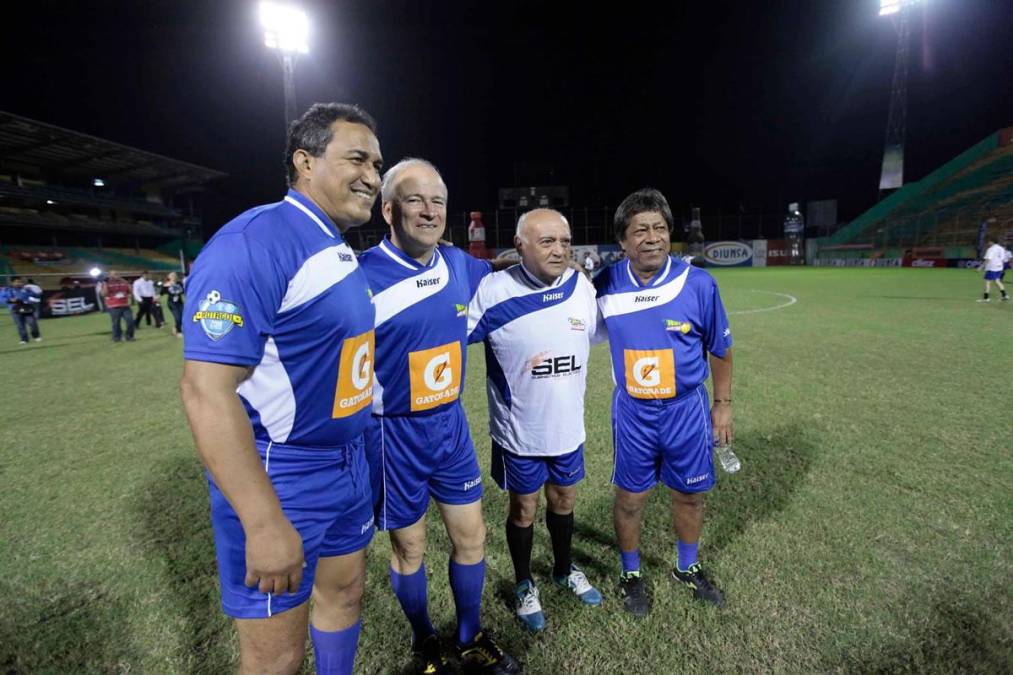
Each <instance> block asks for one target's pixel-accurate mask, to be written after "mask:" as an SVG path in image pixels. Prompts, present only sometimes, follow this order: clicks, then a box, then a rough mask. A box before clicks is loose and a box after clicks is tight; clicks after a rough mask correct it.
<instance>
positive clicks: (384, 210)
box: [380, 201, 394, 226]
mask: <svg viewBox="0 0 1013 675" xmlns="http://www.w3.org/2000/svg"><path fill="white" fill-rule="evenodd" d="M380 215H382V216H383V219H384V221H385V222H386V223H387V224H388V225H391V226H393V225H394V202H392V201H391V202H383V203H381V204H380Z"/></svg>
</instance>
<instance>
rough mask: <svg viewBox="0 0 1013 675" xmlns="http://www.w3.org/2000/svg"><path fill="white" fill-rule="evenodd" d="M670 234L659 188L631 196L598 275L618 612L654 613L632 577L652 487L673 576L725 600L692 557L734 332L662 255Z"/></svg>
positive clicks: (696, 284)
mask: <svg viewBox="0 0 1013 675" xmlns="http://www.w3.org/2000/svg"><path fill="white" fill-rule="evenodd" d="M671 228H672V211H671V209H670V208H669V206H668V201H667V200H666V199H665V197H664V196H663V195H662V194H661V193H660V192H658V191H657V190H653V189H644V190H638V191H637V192H634V193H633V194H631V195H629V196H628V197H627V198H626V199H625V200H623V202H622V204H620V206H619V208H618V209H617V210H616V215H615V234H616V239H617V240H618V242H619V245H620V246H621V247H622V250H623V252H624V253H625V254H626V260H622V261H620V262H617V263H615V264H614V265H612V266H610V267H608V268H607V269H605V270H603V271H602V273H601V274H600V275H598V277H597V279H596V280H595V286H596V287H597V289H598V306H599V309H600V310H601V315H602V318H603V319H604V321H605V325H606V326H607V328H608V335H609V341H610V350H611V354H612V368H613V376H614V379H615V382H616V388H615V391H614V393H613V397H612V427H613V438H614V443H615V470H614V472H613V477H612V482H613V483H614V484H615V503H614V506H613V518H614V522H615V529H616V537H617V539H618V543H619V552H620V557H621V560H622V567H623V572H622V575H621V576H620V591H621V593H622V594H623V596H624V607H625V608H626V610H627V611H629V612H631V613H633V614H634V615H637V616H645V615H646V614H647V613H648V611H649V609H650V598H649V597H648V596H647V589H646V586H645V584H644V581H643V578H642V575H641V571H640V528H641V523H642V520H643V512H644V506H645V504H646V503H647V498H648V497H649V496H650V493H651V490H652V488H653V487H654V486H655V484H657V482H658V480H661V482H663V483H664V484H665V485H666V486H667V487H668V488H669V489H670V491H671V496H672V520H673V526H674V530H675V534H676V536H677V537H678V542H677V543H678V556H677V559H676V563H675V567H674V569H673V570H672V577H673V579H675V580H676V581H677V582H679V583H681V584H684V585H686V586H687V587H689V588H690V589H692V590H693V595H694V597H696V598H697V599H699V600H703V601H706V602H711V603H713V604H717V605H720V604H721V603H722V601H723V599H722V596H721V593H720V592H719V591H718V589H717V588H715V587H714V585H713V583H712V582H711V581H710V580H709V579H708V577H707V576H706V575H705V574H704V571H703V569H702V568H701V566H700V563H699V561H698V560H697V547H698V542H699V538H700V530H701V528H702V526H703V493H704V492H706V491H708V490H710V489H711V488H712V487H713V486H714V483H715V475H714V462H713V458H712V450H713V443H714V442H715V441H717V442H720V443H728V442H730V441H731V438H732V407H731V406H732V391H731V387H732V337H731V335H732V334H731V329H730V328H729V327H728V318H727V316H726V315H725V309H724V306H723V305H722V303H721V296H720V294H719V293H718V287H717V283H716V282H715V281H714V278H713V277H711V275H710V274H708V273H707V272H705V271H703V270H701V269H697V268H695V267H691V266H689V265H687V264H686V263H685V262H683V261H682V260H679V259H678V258H676V257H673V256H671V255H670V246H671V245H670V239H669V237H670V232H671ZM708 359H709V361H710V370H711V373H712V375H713V384H714V402H713V406H712V407H711V408H710V411H708V409H707V408H708V404H707V398H708V396H707V390H706V387H705V386H704V382H705V381H706V379H707V376H708V367H707V365H708Z"/></svg>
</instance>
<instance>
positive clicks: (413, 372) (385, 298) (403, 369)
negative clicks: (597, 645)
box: [359, 159, 519, 673]
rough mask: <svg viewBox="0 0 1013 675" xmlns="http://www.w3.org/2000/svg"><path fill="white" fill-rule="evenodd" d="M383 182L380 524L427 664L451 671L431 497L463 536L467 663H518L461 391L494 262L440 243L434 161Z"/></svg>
mask: <svg viewBox="0 0 1013 675" xmlns="http://www.w3.org/2000/svg"><path fill="white" fill-rule="evenodd" d="M381 191H382V200H383V207H382V213H383V217H384V220H386V221H387V223H388V224H389V225H390V235H389V236H387V237H385V238H384V240H383V241H382V242H380V244H379V245H377V246H374V247H373V248H371V249H369V250H368V251H366V252H365V253H363V254H362V256H361V257H360V258H359V263H360V264H361V265H362V268H363V270H365V272H366V276H367V277H368V279H369V285H370V288H371V289H372V291H373V302H374V305H375V307H376V350H377V359H376V363H377V368H376V386H375V388H374V392H373V418H372V421H371V423H370V425H369V428H368V430H367V432H366V445H367V454H368V457H369V461H370V465H371V470H372V474H373V492H374V499H375V500H376V505H375V510H376V519H377V526H378V527H379V528H380V529H383V530H388V531H389V533H390V541H391V547H392V549H393V551H392V555H391V560H390V581H391V586H392V587H393V589H394V594H395V595H396V596H397V599H398V602H400V604H401V607H402V609H403V610H404V613H405V615H406V616H407V618H408V621H409V623H410V624H411V628H412V638H413V642H412V646H413V651H414V652H415V654H416V657H417V660H418V666H419V670H420V671H421V672H426V673H433V672H443V671H444V669H445V668H446V660H445V657H444V655H443V653H442V652H441V649H440V643H439V638H438V637H437V635H436V631H435V630H434V629H433V625H432V623H431V621H430V619H429V611H428V595H427V590H426V568H425V564H424V563H423V556H424V554H425V549H426V519H425V515H426V509H427V507H428V506H429V500H430V498H432V499H433V500H434V501H435V502H436V506H437V507H438V508H439V511H440V515H441V516H442V518H443V522H444V524H445V525H446V527H447V532H448V533H449V535H450V540H451V542H452V544H453V550H452V552H451V556H450V566H449V575H450V588H451V591H452V592H453V596H454V604H455V606H456V609H457V636H456V637H457V650H458V654H459V656H460V658H461V660H462V661H463V662H464V663H465V665H466V666H468V667H469V669H476V670H479V671H481V672H486V673H514V672H519V666H518V664H517V662H516V661H515V660H514V659H513V658H512V657H511V656H510V655H509V654H507V653H506V652H504V651H503V650H502V649H501V648H500V647H499V645H497V644H496V642H494V641H493V639H492V638H491V637H490V636H489V634H488V632H486V631H483V630H482V626H481V622H480V618H479V613H480V607H481V600H482V587H483V585H484V582H485V531H486V530H485V523H484V521H483V519H482V504H481V497H482V476H481V472H480V471H479V468H478V461H477V459H476V458H475V448H474V446H473V445H472V442H471V436H470V433H469V431H468V421H467V419H465V415H464V409H463V408H462V407H461V402H460V395H461V388H462V386H463V385H464V372H465V359H466V356H467V344H466V342H465V337H466V329H467V322H468V318H467V314H468V303H469V302H470V300H471V298H472V296H473V295H474V294H475V290H476V289H477V288H478V284H479V282H480V281H481V280H482V278H483V277H485V275H487V274H489V272H491V271H492V266H491V265H490V263H489V262H487V261H484V260H477V259H476V258H473V257H471V256H470V255H468V254H467V253H465V252H464V251H462V250H460V249H456V248H454V247H452V246H442V245H440V238H441V237H442V236H443V232H444V229H445V228H446V216H447V186H446V184H445V183H444V182H443V178H442V177H441V176H440V174H439V172H438V171H437V170H436V168H435V167H434V166H433V165H432V164H430V163H429V162H427V161H425V160H421V159H406V160H404V161H401V162H399V163H398V164H396V165H394V166H393V167H392V168H391V169H390V170H389V171H388V172H387V173H386V175H385V176H384V178H383V185H382V189H381Z"/></svg>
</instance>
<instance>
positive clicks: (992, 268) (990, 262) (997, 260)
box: [985, 244, 1006, 272]
mask: <svg viewBox="0 0 1013 675" xmlns="http://www.w3.org/2000/svg"><path fill="white" fill-rule="evenodd" d="M1005 250H1006V249H1004V248H1003V247H1002V246H1000V245H999V244H992V245H991V246H989V247H988V250H986V251H985V271H986V272H1002V263H1003V253H1004V252H1005Z"/></svg>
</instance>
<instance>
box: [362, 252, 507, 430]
mask: <svg viewBox="0 0 1013 675" xmlns="http://www.w3.org/2000/svg"><path fill="white" fill-rule="evenodd" d="M359 264H361V265H362V269H363V270H364V271H365V273H366V277H367V278H368V279H369V286H370V288H371V289H372V291H373V303H374V305H375V307H376V348H377V359H376V364H377V365H376V384H375V386H374V390H373V413H374V414H376V415H385V416H390V415H411V414H417V413H423V414H429V413H432V412H436V411H438V410H441V409H444V408H446V407H447V406H449V405H452V404H453V403H454V402H456V401H457V400H458V399H459V398H460V395H461V389H462V387H463V386H464V369H465V362H466V357H467V343H466V341H465V337H466V334H467V328H468V303H469V302H470V301H471V298H472V296H473V295H474V294H475V291H476V289H477V288H478V285H479V282H481V280H482V278H483V277H485V275H487V274H489V273H490V272H491V271H492V266H491V265H490V264H489V262H488V261H485V260H478V259H477V258H473V257H472V256H470V255H468V254H467V253H465V252H464V251H462V250H460V249H458V248H454V247H447V246H439V247H438V248H437V249H436V250H435V251H434V252H433V257H432V259H430V261H429V263H428V264H426V265H423V264H421V263H419V262H418V261H416V260H414V259H412V258H410V257H408V256H407V255H406V254H405V253H404V252H403V251H401V250H400V249H398V248H397V247H396V246H394V245H393V244H392V243H391V242H390V240H389V239H387V238H384V240H383V241H382V242H380V244H378V245H377V246H374V247H373V248H371V249H369V250H368V251H366V252H365V253H363V254H362V255H361V256H360V257H359Z"/></svg>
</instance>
